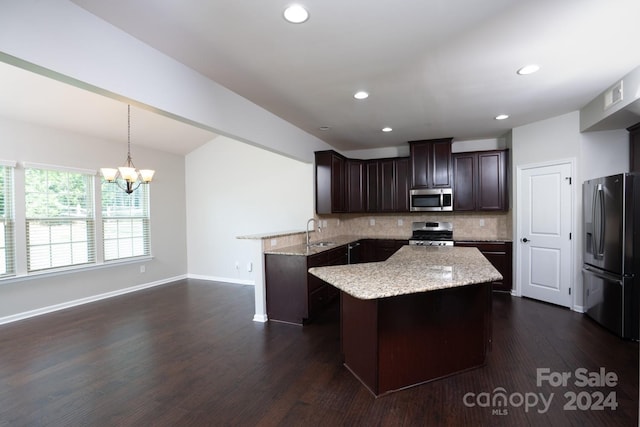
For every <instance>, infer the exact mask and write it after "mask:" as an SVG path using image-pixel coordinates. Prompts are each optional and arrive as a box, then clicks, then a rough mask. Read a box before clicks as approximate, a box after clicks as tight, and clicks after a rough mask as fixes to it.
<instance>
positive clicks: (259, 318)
mask: <svg viewBox="0 0 640 427" xmlns="http://www.w3.org/2000/svg"><path fill="white" fill-rule="evenodd" d="M253 321H254V322H260V323H265V322H268V321H269V318H268V317H267V315H266V314H254V315H253Z"/></svg>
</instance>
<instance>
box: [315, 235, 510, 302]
mask: <svg viewBox="0 0 640 427" xmlns="http://www.w3.org/2000/svg"><path fill="white" fill-rule="evenodd" d="M309 273H311V274H313V275H314V276H316V277H319V278H320V279H322V280H324V281H325V282H327V283H329V284H331V285H333V286H335V287H336V288H338V289H340V290H342V291H344V292H346V293H348V294H349V295H351V296H353V297H356V298H359V299H376V298H386V297H392V296H397V295H406V294H413V293H418V292H428V291H434V290H437V289H446V288H454V287H458V286H465V285H473V284H476V283H485V282H492V281H494V280H501V279H502V275H500V273H499V272H498V270H496V269H495V268H494V267H493V265H491V263H490V262H489V261H488V260H487V259H486V258H485V257H484V256H483V255H482V254H481V253H480V251H479V250H478V249H476V248H466V247H456V246H448V247H442V246H441V247H428V246H408V245H406V246H403V247H402V248H400V249H399V250H398V251H397V252H396V253H395V254H393V255H392V256H391V257H390V258H389V259H387V260H386V261H383V262H371V263H364V264H351V265H338V266H329V267H313V268H310V269H309Z"/></svg>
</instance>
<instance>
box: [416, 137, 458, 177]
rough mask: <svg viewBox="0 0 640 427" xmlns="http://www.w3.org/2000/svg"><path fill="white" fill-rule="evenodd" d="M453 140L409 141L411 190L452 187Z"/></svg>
mask: <svg viewBox="0 0 640 427" xmlns="http://www.w3.org/2000/svg"><path fill="white" fill-rule="evenodd" d="M452 140H453V138H441V139H427V140H422V141H410V142H409V146H410V151H411V155H410V158H411V188H449V187H451V186H452V173H451V143H452Z"/></svg>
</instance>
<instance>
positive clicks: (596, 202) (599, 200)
mask: <svg viewBox="0 0 640 427" xmlns="http://www.w3.org/2000/svg"><path fill="white" fill-rule="evenodd" d="M592 209H593V212H592V218H593V237H594V239H593V246H594V247H593V256H594V258H595V259H602V258H603V257H604V242H605V236H604V233H605V223H606V221H605V209H604V188H602V184H598V185H597V186H596V188H595V189H594V190H593V205H592ZM596 215H597V216H596Z"/></svg>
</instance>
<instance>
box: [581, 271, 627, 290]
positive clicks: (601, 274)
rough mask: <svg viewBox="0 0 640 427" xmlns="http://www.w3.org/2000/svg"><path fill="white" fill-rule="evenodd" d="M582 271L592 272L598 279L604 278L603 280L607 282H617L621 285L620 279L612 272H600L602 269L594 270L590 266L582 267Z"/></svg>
mask: <svg viewBox="0 0 640 427" xmlns="http://www.w3.org/2000/svg"><path fill="white" fill-rule="evenodd" d="M582 271H583V272H585V273H589V274H593V275H594V276H596V277H599V278H600V279H604V280H607V281H609V282H614V283H617V284H619V285H620V286H622V285H623V282H622V279H621V278H620V277H619V276H614V275H613V274H609V273H605V272H602V271H598V270H594V269H593V268H591V267H582Z"/></svg>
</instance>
